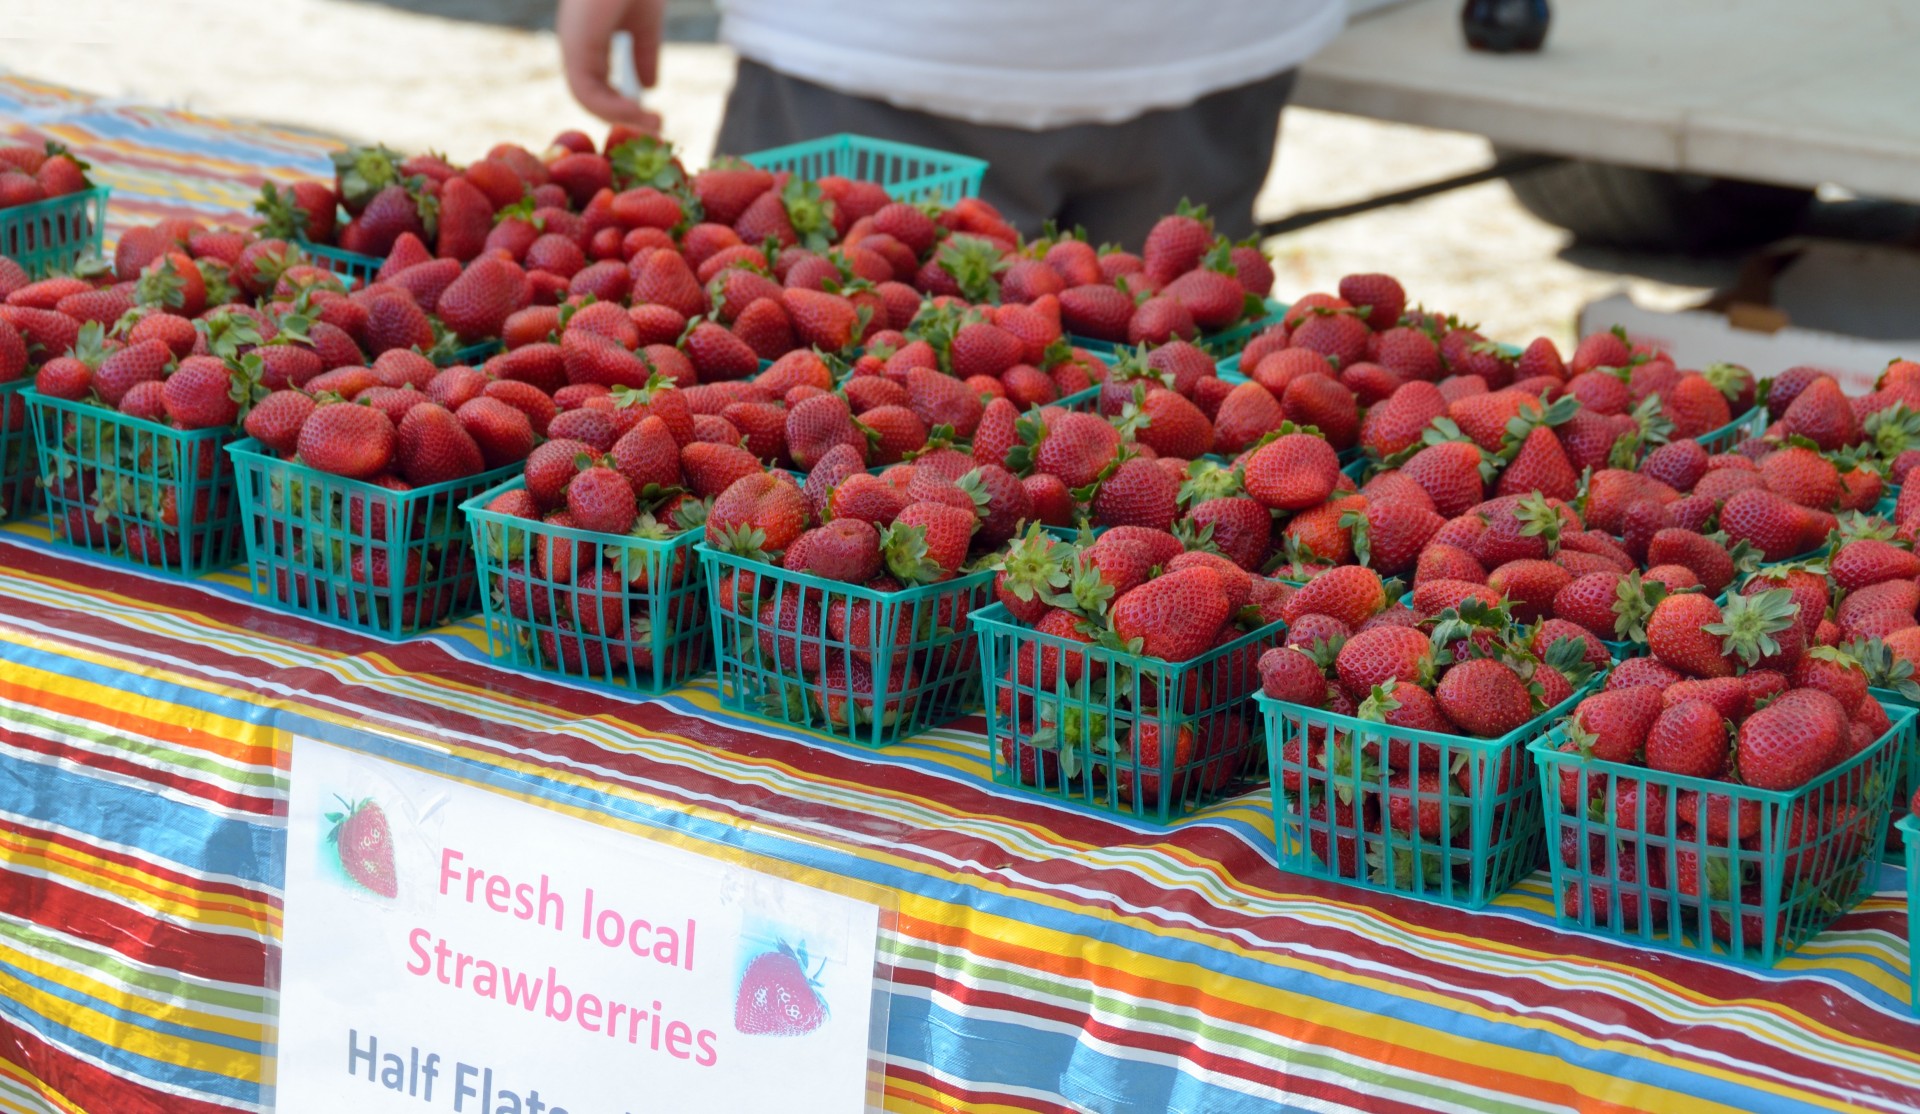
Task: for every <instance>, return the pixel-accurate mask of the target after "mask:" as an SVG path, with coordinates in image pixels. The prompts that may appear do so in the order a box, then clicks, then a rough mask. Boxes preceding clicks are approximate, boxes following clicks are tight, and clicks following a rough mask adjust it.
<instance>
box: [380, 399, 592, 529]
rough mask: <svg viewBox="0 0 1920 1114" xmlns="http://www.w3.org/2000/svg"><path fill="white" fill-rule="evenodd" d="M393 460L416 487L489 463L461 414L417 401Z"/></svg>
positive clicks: (399, 435) (402, 422)
mask: <svg viewBox="0 0 1920 1114" xmlns="http://www.w3.org/2000/svg"><path fill="white" fill-rule="evenodd" d="M529 444H531V438H529ZM393 464H394V469H395V470H396V471H398V472H399V473H400V475H401V477H402V478H404V479H405V480H406V481H407V482H408V483H410V484H412V485H413V486H415V487H428V486H430V485H433V484H438V483H446V482H448V481H449V480H457V479H462V478H464V477H467V476H472V475H475V474H477V473H479V472H480V471H481V470H482V469H484V468H485V467H486V462H485V459H484V458H483V457H482V456H481V453H480V446H479V445H477V444H475V443H474V440H473V437H472V435H471V434H469V433H468V432H467V431H466V429H465V427H463V426H462V425H461V424H460V420H459V419H458V418H456V417H454V416H453V414H452V413H450V412H449V411H448V410H447V409H446V408H445V407H443V406H440V405H437V404H435V403H417V404H415V405H414V406H413V407H412V408H411V409H409V410H408V411H407V414H406V417H404V418H402V419H401V420H400V424H399V427H398V428H397V429H396V431H395V439H394V453H393ZM575 517H576V518H578V517H579V516H578V515H576V516H575ZM615 532H616V533H624V532H625V531H615Z"/></svg>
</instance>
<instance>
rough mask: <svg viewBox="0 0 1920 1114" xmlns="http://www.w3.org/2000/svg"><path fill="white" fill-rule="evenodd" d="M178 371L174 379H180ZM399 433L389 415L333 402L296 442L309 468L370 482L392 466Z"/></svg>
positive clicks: (318, 413)
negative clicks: (396, 431) (369, 480)
mask: <svg viewBox="0 0 1920 1114" xmlns="http://www.w3.org/2000/svg"><path fill="white" fill-rule="evenodd" d="M180 374H181V373H180V372H176V373H175V375H174V378H176V379H177V378H179V376H180ZM396 440H397V438H396V433H395V430H394V426H393V422H392V421H391V420H390V419H388V417H387V416H386V414H384V413H382V412H381V411H379V410H375V409H373V408H371V407H367V406H355V405H353V404H352V403H347V402H336V403H329V404H327V405H324V406H321V407H319V408H317V409H315V410H314V412H313V413H312V415H310V416H309V417H308V418H307V420H306V422H305V423H304V424H303V425H301V427H300V436H299V438H298V440H297V442H296V446H297V449H298V451H299V455H300V460H301V462H302V463H304V464H305V465H307V467H309V468H315V469H318V470H319V471H322V472H328V473H331V474H333V475H336V476H345V477H346V478H348V479H353V480H367V479H372V478H373V477H375V476H378V475H380V474H381V473H382V472H385V471H386V470H387V469H388V468H389V467H391V466H392V463H393V457H394V451H395V443H396Z"/></svg>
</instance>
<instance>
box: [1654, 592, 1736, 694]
mask: <svg viewBox="0 0 1920 1114" xmlns="http://www.w3.org/2000/svg"><path fill="white" fill-rule="evenodd" d="M1723 618H1724V617H1723V615H1722V613H1721V610H1720V608H1719V607H1718V606H1716V605H1715V604H1714V602H1713V601H1712V600H1711V599H1709V598H1708V597H1706V596H1703V595H1693V594H1682V595H1678V596H1668V597H1667V598H1666V599H1663V600H1661V601H1660V602H1659V603H1657V604H1655V605H1654V608H1653V613H1652V614H1651V615H1650V616H1649V617H1648V619H1647V644H1648V646H1649V648H1650V649H1651V650H1652V652H1653V656H1654V657H1656V658H1658V659H1659V660H1660V661H1662V662H1664V663H1666V664H1667V665H1670V666H1672V667H1673V668H1675V669H1678V670H1680V671H1681V672H1682V673H1687V674H1691V675H1693V676H1696V677H1728V676H1732V675H1733V663H1732V661H1730V660H1729V659H1728V658H1727V656H1726V654H1725V652H1724V651H1723V650H1722V648H1721V639H1720V637H1719V636H1718V633H1717V628H1720V627H1721V626H1723Z"/></svg>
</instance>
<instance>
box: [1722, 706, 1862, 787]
mask: <svg viewBox="0 0 1920 1114" xmlns="http://www.w3.org/2000/svg"><path fill="white" fill-rule="evenodd" d="M1845 724H1846V715H1845V712H1844V710H1843V709H1842V708H1841V707H1840V702H1839V701H1837V700H1835V699H1834V698H1833V697H1832V696H1830V695H1829V694H1827V693H1825V692H1821V691H1819V690H1817V689H1795V690H1792V691H1789V692H1786V693H1783V694H1781V695H1780V696H1779V697H1777V698H1775V699H1774V701H1773V702H1772V703H1771V704H1768V705H1767V706H1766V707H1764V708H1762V709H1760V710H1759V711H1757V712H1755V713H1753V714H1752V715H1750V716H1748V717H1747V720H1746V722H1745V723H1742V724H1741V725H1740V732H1739V737H1738V740H1737V741H1736V743H1735V745H1734V762H1735V764H1736V766H1737V767H1738V769H1739V775H1740V780H1741V781H1743V782H1745V783H1746V784H1748V785H1751V786H1754V787H1756V788H1759V789H1782V790H1789V789H1798V788H1799V787H1801V786H1803V785H1805V784H1807V783H1808V782H1810V781H1812V780H1813V779H1814V778H1816V777H1818V776H1820V774H1822V773H1824V772H1825V771H1826V770H1827V769H1829V768H1831V767H1832V766H1833V765H1834V763H1835V762H1836V761H1838V760H1839V758H1840V756H1841V754H1842V750H1841V748H1842V747H1843V746H1844V744H1845V738H1844V732H1845Z"/></svg>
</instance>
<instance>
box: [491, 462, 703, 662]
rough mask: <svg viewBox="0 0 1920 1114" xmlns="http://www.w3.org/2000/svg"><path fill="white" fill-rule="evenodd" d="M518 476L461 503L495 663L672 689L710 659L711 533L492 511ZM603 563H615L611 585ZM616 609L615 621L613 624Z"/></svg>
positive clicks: (519, 483) (520, 481)
mask: <svg viewBox="0 0 1920 1114" xmlns="http://www.w3.org/2000/svg"><path fill="white" fill-rule="evenodd" d="M526 486H527V483H526V479H525V478H524V477H516V478H514V479H512V480H510V481H508V482H507V483H504V484H501V485H500V486H498V487H495V488H490V489H488V490H487V491H483V492H481V493H480V494H479V495H476V496H474V497H473V498H471V499H468V500H467V501H466V502H465V503H463V504H461V508H460V509H461V510H462V511H464V512H465V513H466V516H467V522H468V524H469V525H470V526H471V527H472V530H473V552H474V556H475V557H476V558H477V560H478V562H479V569H480V586H481V591H480V608H481V613H482V614H483V615H484V616H485V617H486V626H487V648H488V651H489V652H490V653H491V654H492V655H493V657H494V660H496V661H501V662H505V663H507V664H509V665H512V666H514V667H515V668H517V669H524V670H529V671H531V672H536V673H549V674H552V675H554V676H557V677H569V678H577V679H583V680H592V681H607V682H611V683H613V684H619V685H625V686H627V687H629V688H634V689H642V690H645V691H648V692H664V691H666V690H667V689H670V688H674V687H676V686H677V685H679V684H680V683H681V682H682V681H685V680H686V679H687V678H689V677H692V676H694V675H695V674H697V673H700V672H701V671H702V670H704V669H705V667H706V663H707V650H708V648H709V647H710V646H711V645H712V643H711V642H710V641H709V639H708V634H707V628H708V626H709V623H708V619H707V617H708V614H709V611H708V608H707V597H706V585H705V582H704V580H703V579H702V578H701V575H700V568H699V556H698V554H697V553H696V552H695V547H696V546H697V545H698V543H699V541H700V538H701V531H699V530H686V531H683V532H682V533H680V534H678V535H677V536H675V537H673V538H669V539H665V540H660V539H647V538H635V537H630V536H622V535H614V534H601V533H596V532H594V531H591V530H575V529H570V528H567V527H564V526H554V525H551V524H549V523H546V522H542V521H539V520H537V519H529V518H520V517H518V516H516V515H507V514H500V513H498V512H496V511H489V510H487V509H486V506H487V504H488V503H490V502H492V501H493V500H494V499H495V498H496V497H498V496H500V495H504V494H506V493H507V492H510V491H520V490H522V489H524V488H525V487H526ZM603 570H615V571H617V572H618V573H619V574H620V575H619V576H617V577H616V581H617V584H618V586H617V587H615V588H612V589H608V588H607V587H606V586H605V584H604V582H603V580H602V576H603ZM610 618H611V621H610Z"/></svg>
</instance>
